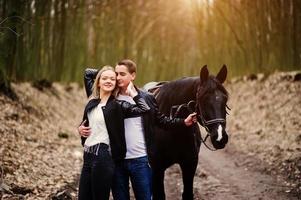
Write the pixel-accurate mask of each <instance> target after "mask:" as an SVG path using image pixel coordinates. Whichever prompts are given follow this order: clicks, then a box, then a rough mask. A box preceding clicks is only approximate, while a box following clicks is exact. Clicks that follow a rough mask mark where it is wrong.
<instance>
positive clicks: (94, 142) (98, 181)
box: [78, 66, 150, 200]
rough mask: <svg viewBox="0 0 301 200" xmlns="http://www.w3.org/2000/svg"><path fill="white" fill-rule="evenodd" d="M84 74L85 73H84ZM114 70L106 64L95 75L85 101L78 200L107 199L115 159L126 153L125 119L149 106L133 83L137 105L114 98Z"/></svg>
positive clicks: (130, 93) (132, 90) (144, 110)
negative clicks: (82, 161)
mask: <svg viewBox="0 0 301 200" xmlns="http://www.w3.org/2000/svg"><path fill="white" fill-rule="evenodd" d="M86 73H87V72H86ZM115 86H116V73H115V71H114V69H113V68H112V67H110V66H105V67H103V68H102V69H101V70H99V72H98V73H97V75H96V78H95V82H94V83H93V92H92V94H91V95H90V97H89V99H90V100H89V102H88V103H87V105H86V107H85V110H84V116H83V122H82V125H85V127H87V128H86V129H85V130H80V127H82V126H80V127H79V133H80V135H81V139H82V145H83V146H84V164H83V168H82V173H81V177H80V184H79V195H78V198H79V199H80V200H90V199H91V200H96V199H97V200H98V199H102V200H105V199H109V196H110V188H111V184H112V178H113V174H114V161H118V160H122V159H123V158H124V157H125V154H126V143H125V135H124V118H126V117H130V116H132V115H137V114H141V113H144V112H147V111H148V110H149V109H150V108H149V106H148V105H147V104H146V103H145V101H144V100H143V99H142V98H141V97H140V95H138V93H137V92H136V90H135V89H134V86H133V84H130V85H129V87H128V90H127V92H128V94H129V95H130V96H131V97H133V99H134V101H135V103H136V105H133V104H130V103H128V102H126V101H120V100H116V99H115V96H114V93H115Z"/></svg>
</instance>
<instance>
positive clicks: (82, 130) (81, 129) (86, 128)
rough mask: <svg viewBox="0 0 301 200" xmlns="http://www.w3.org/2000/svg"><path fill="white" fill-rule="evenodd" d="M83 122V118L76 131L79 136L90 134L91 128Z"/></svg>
mask: <svg viewBox="0 0 301 200" xmlns="http://www.w3.org/2000/svg"><path fill="white" fill-rule="evenodd" d="M85 123H86V120H84V121H83V122H82V123H81V124H80V126H79V127H78V129H77V131H78V133H79V134H80V136H82V137H89V135H90V134H91V128H90V127H89V126H84V124H85Z"/></svg>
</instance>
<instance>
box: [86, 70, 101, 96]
mask: <svg viewBox="0 0 301 200" xmlns="http://www.w3.org/2000/svg"><path fill="white" fill-rule="evenodd" d="M97 73H98V70H97V69H92V68H87V69H85V74H84V84H85V90H86V94H87V97H90V96H91V94H92V89H93V84H94V79H95V77H96V75H97Z"/></svg>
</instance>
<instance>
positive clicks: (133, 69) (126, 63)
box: [117, 59, 137, 74]
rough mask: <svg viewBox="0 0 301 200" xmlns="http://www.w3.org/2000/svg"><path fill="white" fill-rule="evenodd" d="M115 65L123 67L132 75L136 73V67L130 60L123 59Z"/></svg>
mask: <svg viewBox="0 0 301 200" xmlns="http://www.w3.org/2000/svg"><path fill="white" fill-rule="evenodd" d="M117 65H124V66H126V68H128V71H129V72H130V73H131V74H132V73H133V72H135V73H136V72H137V65H136V63H135V62H134V61H132V60H130V59H124V60H121V61H119V62H118V63H117Z"/></svg>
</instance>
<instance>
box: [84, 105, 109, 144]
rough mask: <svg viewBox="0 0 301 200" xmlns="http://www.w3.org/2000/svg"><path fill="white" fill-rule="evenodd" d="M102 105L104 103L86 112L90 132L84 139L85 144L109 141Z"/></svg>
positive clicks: (107, 142) (106, 142)
mask: <svg viewBox="0 0 301 200" xmlns="http://www.w3.org/2000/svg"><path fill="white" fill-rule="evenodd" d="M104 105H105V104H103V103H100V104H98V105H97V106H96V107H95V108H93V109H92V110H91V111H90V112H89V113H88V120H89V126H90V128H91V134H90V135H89V137H88V138H87V139H86V141H85V146H93V145H95V144H98V143H105V144H107V145H109V143H110V139H109V134H108V131H107V126H106V123H105V119H104V116H103V112H102V106H104Z"/></svg>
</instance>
